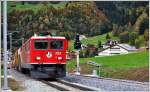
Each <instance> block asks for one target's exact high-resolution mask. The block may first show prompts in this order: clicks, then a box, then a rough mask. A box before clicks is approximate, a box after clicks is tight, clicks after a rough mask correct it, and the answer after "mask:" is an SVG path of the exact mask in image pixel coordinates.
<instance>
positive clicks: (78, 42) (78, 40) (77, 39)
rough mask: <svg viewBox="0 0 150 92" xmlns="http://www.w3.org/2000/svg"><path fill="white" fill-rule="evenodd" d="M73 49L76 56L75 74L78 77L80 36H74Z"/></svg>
mask: <svg viewBox="0 0 150 92" xmlns="http://www.w3.org/2000/svg"><path fill="white" fill-rule="evenodd" d="M74 48H75V49H76V55H77V70H76V74H78V75H80V65H79V62H80V61H79V53H80V49H81V41H80V35H79V34H76V37H75V42H74Z"/></svg>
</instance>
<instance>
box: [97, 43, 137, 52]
mask: <svg viewBox="0 0 150 92" xmlns="http://www.w3.org/2000/svg"><path fill="white" fill-rule="evenodd" d="M114 46H119V47H121V48H123V49H125V50H127V51H136V50H137V49H136V48H135V47H134V46H130V45H129V44H116V45H114ZM114 46H112V47H114ZM109 48H110V46H108V47H106V48H104V49H103V50H101V51H99V52H102V51H104V50H106V49H109Z"/></svg>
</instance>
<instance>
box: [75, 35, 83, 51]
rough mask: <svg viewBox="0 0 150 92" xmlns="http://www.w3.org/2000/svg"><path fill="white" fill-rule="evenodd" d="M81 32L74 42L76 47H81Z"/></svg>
mask: <svg viewBox="0 0 150 92" xmlns="http://www.w3.org/2000/svg"><path fill="white" fill-rule="evenodd" d="M79 36H80V35H79V34H77V35H76V39H75V42H74V49H77V50H78V49H81V41H80V39H79Z"/></svg>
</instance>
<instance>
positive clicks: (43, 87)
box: [9, 69, 58, 92]
mask: <svg viewBox="0 0 150 92" xmlns="http://www.w3.org/2000/svg"><path fill="white" fill-rule="evenodd" d="M9 74H10V75H12V77H13V78H14V79H15V80H16V81H19V82H21V84H22V86H23V87H25V90H24V91H25V92H58V90H57V89H55V88H53V87H50V86H48V85H47V84H44V83H42V82H40V81H37V80H34V79H32V78H30V77H28V76H25V75H23V74H21V73H19V72H17V71H15V70H12V69H10V70H9Z"/></svg>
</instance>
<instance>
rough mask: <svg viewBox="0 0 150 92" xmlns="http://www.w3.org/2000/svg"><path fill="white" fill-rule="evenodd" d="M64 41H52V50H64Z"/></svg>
mask: <svg viewBox="0 0 150 92" xmlns="http://www.w3.org/2000/svg"><path fill="white" fill-rule="evenodd" d="M63 45H64V43H63V40H52V41H50V49H56V50H61V49H63Z"/></svg>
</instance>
